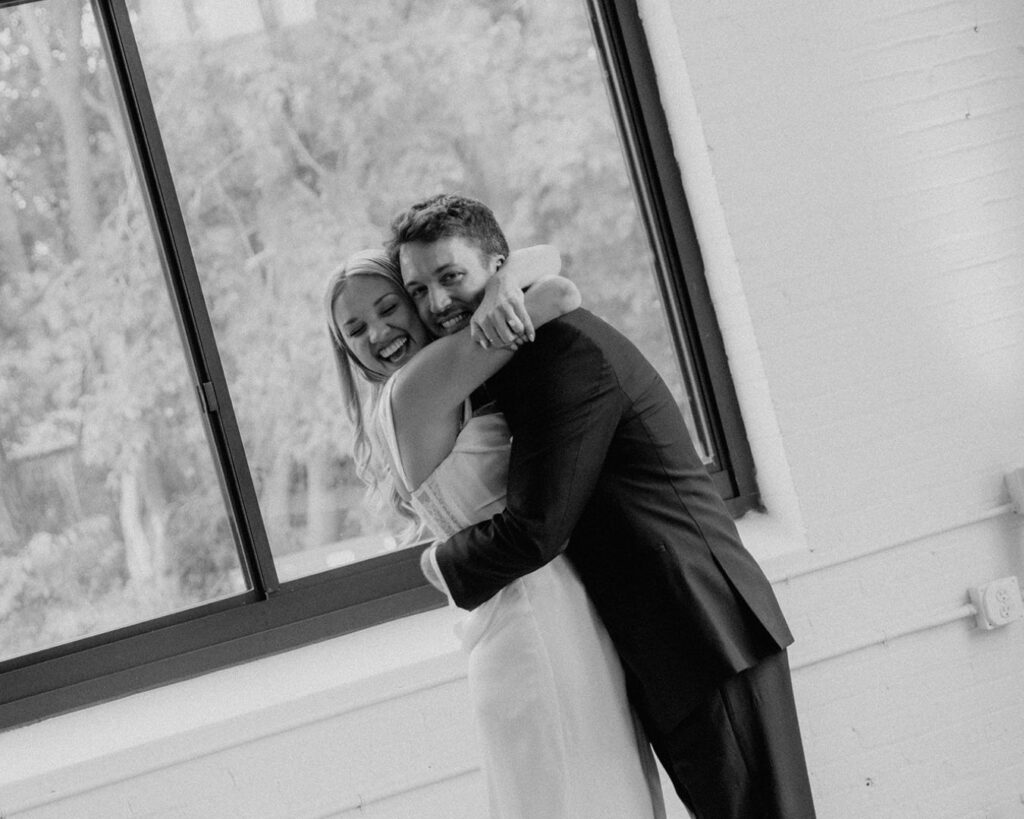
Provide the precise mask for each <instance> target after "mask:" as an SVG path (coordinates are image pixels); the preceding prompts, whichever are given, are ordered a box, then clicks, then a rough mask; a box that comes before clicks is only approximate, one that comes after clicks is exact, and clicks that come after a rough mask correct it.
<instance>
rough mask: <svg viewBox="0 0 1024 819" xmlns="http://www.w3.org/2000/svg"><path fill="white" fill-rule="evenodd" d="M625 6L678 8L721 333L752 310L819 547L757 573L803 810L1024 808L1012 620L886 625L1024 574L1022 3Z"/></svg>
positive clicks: (972, 812)
mask: <svg viewBox="0 0 1024 819" xmlns="http://www.w3.org/2000/svg"><path fill="white" fill-rule="evenodd" d="M642 8H643V9H644V11H645V19H646V22H647V24H648V30H649V33H650V37H651V39H652V46H654V45H655V43H654V42H653V40H655V39H656V38H659V37H664V36H666V35H665V33H664V32H665V29H666V28H667V27H672V28H674V31H673V37H674V38H675V40H676V41H677V42H678V51H679V53H680V54H681V55H682V61H683V63H684V66H683V67H682V68H679V67H676V68H675V69H674V70H673V68H672V60H671V59H670V55H669V56H666V55H665V54H663V55H662V58H661V60H660V61H658V60H657V57H656V62H658V64H659V68H660V69H664V70H663V71H662V72H661V76H660V82H661V85H662V95H663V99H664V100H665V104H666V109H667V110H668V111H671V109H672V107H673V106H674V105H682V104H683V103H682V102H679V101H675V102H674V101H673V96H674V95H676V93H677V92H678V95H679V96H680V97H690V100H691V101H690V104H691V105H692V106H693V109H694V112H695V116H693V117H691V118H690V119H689V120H687V121H686V124H685V125H684V126H683V127H677V128H676V129H675V132H674V138H675V139H676V146H677V154H678V155H679V157H680V162H681V164H682V165H683V166H684V175H685V168H686V165H687V162H690V163H691V164H694V163H696V164H699V163H700V157H699V153H700V151H696V152H695V150H694V145H695V144H699V147H700V149H702V150H703V153H704V155H705V157H706V160H705V161H706V162H707V165H708V172H707V177H708V179H709V180H710V182H709V183H708V184H709V185H711V186H713V188H714V195H713V196H704V197H699V198H700V199H701V201H702V202H705V203H706V202H708V201H710V202H712V204H714V205H715V206H716V207H717V208H718V212H717V213H714V212H709V211H713V210H714V208H710V209H709V210H708V211H705V212H704V213H701V212H698V213H697V214H696V219H697V220H698V222H699V221H700V220H701V219H702V218H703V219H707V220H710V221H714V220H715V219H718V220H720V221H721V222H722V224H724V226H725V229H724V231H720V232H719V233H725V234H727V239H725V240H721V237H720V236H719V240H720V242H721V241H724V242H725V247H724V248H719V252H718V253H717V258H718V259H720V262H719V264H718V268H717V270H712V272H711V276H712V277H713V278H714V277H715V276H716V275H717V276H718V277H719V278H721V279H728V280H729V282H730V284H729V286H728V288H720V289H719V291H718V294H719V298H718V303H719V305H720V309H722V308H723V307H725V309H727V310H728V311H729V317H728V318H725V319H723V321H722V324H723V326H724V327H725V328H726V330H725V332H726V344H727V346H728V345H729V344H730V343H731V342H730V330H729V326H730V323H731V322H733V321H734V320H735V316H736V315H738V314H740V313H742V312H744V311H745V312H746V313H747V315H748V316H749V325H750V328H751V335H752V336H753V338H754V339H755V340H756V341H755V343H754V344H753V345H751V344H750V342H749V340H748V341H747V342H746V343H745V344H742V345H737V346H736V348H735V355H732V356H731V360H732V364H733V367H734V369H735V370H737V371H738V373H737V381H738V383H740V384H741V385H742V384H743V380H742V379H743V378H744V377H745V374H746V373H748V372H755V375H757V374H758V373H760V374H763V386H764V388H765V389H766V390H767V393H768V395H769V399H768V400H767V401H764V402H762V406H764V405H770V406H771V407H772V413H773V415H774V421H775V423H776V424H777V429H778V436H779V438H780V439H781V443H782V448H783V450H784V458H783V460H784V462H785V464H786V467H787V468H788V476H789V479H790V480H791V482H792V490H793V493H794V494H795V497H796V499H797V504H798V507H799V519H800V521H801V522H802V525H803V529H804V533H803V534H804V535H805V545H806V547H807V549H809V550H810V552H812V553H813V556H812V557H808V556H807V555H806V554H804V555H797V556H793V557H792V559H791V560H788V561H787V559H780V560H777V561H774V562H772V563H770V564H769V573H770V575H771V576H772V577H773V579H774V580H775V581H776V588H777V591H778V593H779V595H780V598H781V599H782V602H783V606H784V608H785V610H786V612H787V614H788V615H789V617H790V618H791V621H792V625H793V629H794V632H795V633H796V636H797V644H796V645H795V646H794V648H793V650H792V660H793V662H794V665H795V666H796V667H797V670H796V672H795V685H796V690H797V696H798V698H799V702H800V706H801V718H802V720H803V722H802V724H803V728H804V733H805V737H806V743H807V750H808V755H809V762H810V765H811V769H812V779H813V785H814V789H815V794H816V798H817V800H818V803H819V809H820V815H821V816H823V817H828V818H832V817H835V818H836V819H845V818H846V817H851V818H852V817H868V816H870V817H894V819H895V817H900V818H902V817H922V819H923V818H924V817H928V818H929V819H931V817H949V819H954V818H955V819H961V818H962V817H972V818H973V817H1010V816H1014V817H1018V816H1024V623H1016V624H1013V625H1011V626H1009V627H1007V628H1005V629H1002V630H998V631H994V632H991V633H981V632H979V631H978V630H977V629H976V628H973V623H972V621H970V620H968V619H964V620H959V621H955V622H951V623H948V624H945V625H936V626H934V627H931V628H926V629H923V630H921V631H919V632H917V633H914V634H911V635H908V636H904V637H898V636H897V637H888V638H887V639H885V642H882V640H883V638H886V635H897V634H899V632H900V631H901V630H903V629H904V628H905V627H908V626H912V625H914V624H915V623H921V622H924V621H927V620H929V619H931V618H933V617H937V618H938V619H941V616H942V615H943V614H944V613H949V612H955V611H956V610H957V609H958V608H960V607H961V606H963V605H964V603H966V602H967V588H968V587H969V586H971V585H975V584H979V583H983V582H986V581H988V580H991V579H993V578H996V577H1001V576H1006V575H1011V574H1012V575H1016V576H1018V578H1021V577H1024V575H1022V570H1024V533H1022V528H1021V524H1020V521H1019V519H1014V518H1013V517H1011V516H1010V515H1009V514H1007V513H1006V501H1007V498H1006V494H1005V490H1004V487H1003V483H1002V476H1003V473H1004V472H1005V471H1006V470H1007V469H1009V468H1011V467H1014V466H1020V465H1021V464H1022V463H1024V264H1022V262H1024V7H1022V6H1021V4H1020V3H1017V2H1003V1H1002V0H981V2H941V3H937V2H924V1H923V0H899V2H892V1H891V0H887V1H886V2H882V1H881V0H877V2H876V1H873V0H869V1H868V2H865V3H856V4H853V3H842V2H825V3H820V2H791V3H771V4H769V3H762V4H755V3H744V2H729V0H726V1H725V2H721V1H720V0H715V1H714V2H713V1H712V0H685V2H683V0H671V2H670V3H669V4H668V6H667V7H666V5H665V4H664V3H660V2H650V3H645V4H642ZM683 86H685V87H683ZM670 116H671V115H670ZM695 178H696V179H697V182H698V184H699V183H700V178H699V176H698V177H695ZM698 229H700V228H698ZM709 233H711V234H714V230H713V229H709ZM730 265H731V266H732V269H731V270H730V269H728V268H730ZM730 276H732V278H730ZM712 289H713V291H714V290H715V286H714V282H713V283H712ZM751 346H754V347H756V351H757V359H758V360H757V365H758V368H759V370H756V371H755V369H754V368H752V367H751V366H750V365H749V363H748V362H749V359H750V357H751V349H750V348H751ZM740 391H741V402H742V401H743V393H744V389H743V388H742V387H741V390H740ZM743 403H744V407H745V409H746V408H747V407H748V406H750V402H749V401H746V402H743ZM757 423H758V422H757V421H755V426H754V429H755V432H754V434H755V435H756V434H757ZM765 479H766V481H767V482H768V484H769V486H768V487H767V489H768V492H767V493H766V494H767V495H768V496H771V494H772V487H771V482H772V481H773V480H774V477H773V475H771V474H769V475H768V476H766V478H765ZM889 547H891V548H889ZM862 554H863V555H866V556H864V557H862V558H858V556H859V555H862ZM787 564H788V565H789V566H790V567H793V566H795V567H797V568H796V569H792V568H787ZM787 578H789V579H787ZM876 638H877V640H878V644H877V645H874V646H869V647H867V648H864V649H862V650H859V651H854V652H851V653H842V652H843V651H844V647H849V646H855V645H859V644H863V643H866V642H870V641H871V640H873V639H876ZM829 653H839V654H840V656H837V657H835V658H832V659H829V660H827V661H825V662H818V663H814V664H811V665H804V663H806V662H808V661H810V660H814V659H815V658H816V657H821V656H824V655H827V654H829Z"/></svg>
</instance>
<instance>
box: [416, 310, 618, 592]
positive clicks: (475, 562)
mask: <svg viewBox="0 0 1024 819" xmlns="http://www.w3.org/2000/svg"><path fill="white" fill-rule="evenodd" d="M512 366H515V372H514V374H513V375H512V376H511V377H513V378H514V379H515V381H514V384H513V385H512V386H511V391H512V394H511V395H510V396H506V397H505V398H504V399H503V400H504V401H506V402H508V401H512V402H514V403H515V404H516V406H515V407H514V408H512V407H507V409H508V410H510V411H509V413H508V414H509V416H510V421H511V423H512V435H513V437H512V455H511V462H510V465H509V485H508V495H507V507H506V509H505V511H504V512H502V513H501V514H499V515H496V516H495V517H493V518H491V520H489V521H485V522H483V523H480V524H477V525H476V526H473V527H471V528H469V529H465V530H463V531H462V532H460V533H459V534H457V535H455V536H454V537H452V538H450V539H449V540H447V541H444V542H442V543H439V544H438V545H437V547H436V554H435V557H436V561H437V566H438V567H439V568H440V570H441V573H442V575H443V577H444V581H445V584H446V585H447V587H448V590H449V592H450V593H451V596H452V598H453V599H454V600H455V602H456V603H457V604H458V605H459V606H461V607H462V608H467V609H472V608H475V607H476V606H478V605H480V604H481V603H483V602H484V601H486V600H487V599H489V598H490V597H492V596H493V595H494V594H496V593H497V592H498V591H499V590H501V589H502V588H504V587H505V586H506V585H508V584H509V583H510V582H512V581H513V580H515V579H516V578H519V577H522V576H523V575H525V574H528V573H530V572H532V571H535V570H536V569H539V568H540V567H541V566H543V565H544V564H546V563H547V562H548V561H550V560H552V559H553V558H555V557H556V556H557V555H559V554H560V553H561V552H562V550H564V548H565V546H566V545H567V542H568V539H569V535H570V534H571V533H572V530H573V528H574V527H575V525H576V522H577V521H578V520H579V518H580V515H581V514H582V512H583V508H584V506H585V505H586V503H587V502H588V501H589V500H590V496H591V494H592V493H593V491H594V487H595V485H596V483H597V480H598V478H599V476H600V472H601V468H602V466H603V465H604V460H605V455H606V453H607V450H608V446H609V444H610V442H611V440H612V436H613V434H614V432H615V429H616V426H617V425H618V422H619V419H620V416H621V412H622V405H621V401H622V397H621V392H620V390H619V389H618V384H617V382H616V380H615V377H614V374H613V373H612V372H611V370H610V368H609V367H608V365H607V362H606V361H605V358H604V356H603V354H602V353H601V350H600V349H599V348H597V347H596V346H594V345H593V344H591V343H590V342H589V341H587V340H586V339H584V338H582V337H581V336H580V335H579V333H578V331H577V330H576V328H575V327H574V326H572V325H571V323H569V322H565V321H555V322H552V323H551V324H550V325H547V326H546V327H544V328H542V329H540V330H539V331H538V333H537V340H536V341H535V342H534V343H533V344H531V345H527V347H525V348H524V349H523V350H522V351H520V353H519V354H518V356H517V358H516V360H515V361H514V362H513V365H512Z"/></svg>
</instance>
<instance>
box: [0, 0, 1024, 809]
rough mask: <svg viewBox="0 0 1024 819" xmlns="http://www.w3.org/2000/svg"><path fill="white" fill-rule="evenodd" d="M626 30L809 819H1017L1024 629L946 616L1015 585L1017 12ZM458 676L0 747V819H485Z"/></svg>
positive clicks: (352, 649)
mask: <svg viewBox="0 0 1024 819" xmlns="http://www.w3.org/2000/svg"><path fill="white" fill-rule="evenodd" d="M640 5H641V8H642V10H643V13H644V16H645V22H646V24H647V28H648V32H649V36H650V41H651V46H652V51H653V53H654V59H655V64H656V67H657V69H658V72H659V81H660V83H661V85H662V92H663V99H664V102H665V107H666V112H667V114H668V116H669V120H670V125H671V128H672V130H673V136H674V139H675V143H676V150H677V154H678V157H679V159H680V162H681V165H682V167H683V173H684V180H685V182H686V186H687V190H688V195H689V196H690V198H691V204H692V206H693V210H694V212H695V219H696V222H697V229H698V232H699V234H700V237H701V241H702V246H703V247H704V250H705V254H706V256H707V261H708V266H709V276H710V283H711V287H712V293H713V297H714V299H715V302H716V307H717V310H718V312H719V321H720V323H721V325H722V327H723V334H724V336H725V342H726V346H727V348H728V351H729V354H730V361H731V366H732V368H733V372H734V376H735V379H736V383H737V387H738V392H739V396H740V402H741V405H742V407H743V413H744V419H745V421H746V423H747V427H748V432H749V434H750V439H751V443H752V446H753V449H754V454H755V459H756V460H757V463H758V468H759V480H760V482H761V486H762V489H763V493H764V497H765V499H766V502H767V504H768V507H769V512H768V514H767V515H763V516H748V518H747V519H744V521H742V522H741V526H742V529H743V532H744V536H745V538H746V539H747V541H748V543H749V544H750V546H751V548H752V549H754V550H755V551H756V552H757V553H758V554H759V555H761V556H762V557H763V558H764V559H765V565H766V568H767V570H768V573H769V576H770V577H771V578H772V579H773V581H775V585H776V590H777V592H778V594H779V596H780V599H781V600H782V603H783V606H784V608H785V610H786V612H787V614H788V616H789V617H790V620H791V624H792V626H793V630H794V632H795V633H796V637H797V644H796V645H795V646H794V648H793V650H792V655H791V656H792V660H793V663H794V666H795V667H796V670H795V685H796V692H797V697H798V703H799V706H800V709H801V719H802V725H803V730H804V736H805V742H806V745H807V751H808V758H809V764H810V767H811V775H812V784H813V787H814V790H815V796H816V799H817V802H818V806H819V815H820V816H821V817H822V819H846V817H850V819H862V817H872V819H878V818H880V817H892V818H893V819H897V818H898V819H906V818H907V817H922V819H924V818H927V819H941V818H942V817H948V818H949V819H965V818H966V817H971V819H975V818H977V819H981V817H986V819H1004V818H1005V817H1017V816H1024V622H1018V623H1014V624H1011V625H1009V626H1007V627H1005V628H1003V629H999V630H996V631H992V632H981V631H979V630H978V629H976V628H974V627H973V623H972V621H971V620H970V619H969V618H968V617H966V616H961V615H964V614H965V609H964V608H963V607H964V605H965V604H966V603H967V589H968V587H970V586H972V585H976V584H979V583H983V582H986V581H988V580H991V579H994V578H997V577H1004V576H1009V575H1016V576H1017V577H1019V578H1021V579H1024V525H1022V523H1021V519H1020V517H1019V516H1015V515H1012V514H1011V513H1010V512H1009V508H1008V504H1007V501H1008V498H1007V495H1006V492H1005V489H1004V486H1003V482H1002V479H1003V474H1004V473H1005V472H1006V471H1007V470H1009V469H1011V468H1013V467H1017V466H1021V465H1024V270H1022V267H1024V265H1022V256H1024V6H1021V4H1020V2H1019V0H970V2H968V1H967V0H950V1H949V2H924V0H885V2H883V0H862V2H858V3H850V2H839V0H831V2H829V0H826V2H820V1H817V2H810V0H804V1H803V2H800V0H791V2H787V3H781V2H776V3H744V2H739V0H643V2H641V4H640ZM947 621H948V622H947ZM905 632H909V633H905ZM461 669H462V666H461V659H460V657H459V655H458V653H457V651H456V649H455V644H454V641H453V640H452V638H451V636H450V634H449V633H448V619H447V614H446V613H445V612H434V613H432V614H430V615H424V616H421V617H416V618H410V619H408V620H403V621H399V622H397V623H392V624H388V625H385V626H382V627H380V628H377V629H372V630H370V631H367V632H363V633H361V634H359V635H353V636H350V637H346V638H340V639H337V640H332V641H328V642H325V643H322V644H319V645H317V646H311V647H309V648H306V649H302V650H299V651H295V652H291V653H289V654H286V655H282V656H280V657H273V658H267V659H265V660H260V661H258V662H255V663H250V664H248V665H245V666H242V667H238V668H234V669H229V670H227V671H223V672H218V673H215V674H211V675H207V676H205V677H201V678H197V679H194V680H190V681H188V682H186V683H182V684H179V685H176V686H170V687H167V688H164V689H160V690H157V691H152V692H148V693H146V694H142V695H138V696H136V697H131V698H127V699H124V700H120V701H118V702H115V703H110V704H107V705H103V706H99V707H96V708H93V709H89V710H86V711H82V712H78V713H75V714H71V715H68V716H66V717H61V718H57V719H53V720H48V721H46V722H43V723H40V724H38V725H34V726H28V727H25V728H22V729H17V730H13V731H8V732H6V733H4V734H0V813H2V814H4V815H6V816H8V817H14V816H18V817H22V816H25V817H28V816H31V817H42V816H75V817H80V816H97V817H99V816H103V817H110V816H131V815H135V814H142V815H148V816H218V817H219V816H253V815H260V816H282V817H284V816H289V817H290V816H331V815H333V816H356V815H358V816H379V817H406V816H408V817H417V819H423V818H424V817H426V818H429V817H435V816H436V817H445V818H446V819H447V818H448V817H480V816H482V815H484V808H483V796H482V792H481V781H480V777H479V773H478V771H477V770H476V762H475V755H474V743H473V740H472V731H471V726H470V724H469V721H468V719H467V715H466V714H465V712H464V708H463V703H464V678H463V676H462V670H461ZM677 815H678V814H677Z"/></svg>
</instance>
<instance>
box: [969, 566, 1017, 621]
mask: <svg viewBox="0 0 1024 819" xmlns="http://www.w3.org/2000/svg"><path fill="white" fill-rule="evenodd" d="M970 595H971V602H972V603H973V604H974V605H975V607H976V608H977V609H978V615H977V618H978V627H979V628H983V629H985V630H989V629H994V628H999V626H1005V625H1006V624H1007V623H1012V622H1013V621H1014V620H1020V619H1021V617H1022V616H1024V601H1022V600H1021V597H1020V585H1019V584H1018V583H1017V578H1016V577H1014V576H1010V577H1001V578H999V580H993V581H992V582H991V583H986V584H985V585H984V586H975V587H973V588H972V589H971V590H970Z"/></svg>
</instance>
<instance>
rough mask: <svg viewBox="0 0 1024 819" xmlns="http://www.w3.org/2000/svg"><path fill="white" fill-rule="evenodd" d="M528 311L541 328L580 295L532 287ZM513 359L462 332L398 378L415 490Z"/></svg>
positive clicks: (549, 284) (402, 445)
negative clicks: (480, 393)
mask: <svg viewBox="0 0 1024 819" xmlns="http://www.w3.org/2000/svg"><path fill="white" fill-rule="evenodd" d="M524 305H525V308H526V311H527V313H528V314H529V315H530V318H531V320H532V322H533V324H534V325H535V326H538V327H539V326H541V325H543V324H546V323H547V322H549V321H551V320H552V319H555V318H558V317H559V316H561V315H564V314H565V313H567V312H569V311H570V310H575V309H576V308H577V307H579V305H580V294H579V291H578V290H577V289H576V286H575V285H574V284H573V283H572V282H570V281H569V280H568V279H564V278H561V277H559V276H553V277H550V278H547V279H543V280H541V281H539V282H537V283H536V284H535V285H534V286H533V287H531V288H530V290H529V292H528V293H527V294H526V298H525V301H524ZM511 358H512V351H511V350H504V349H485V348H483V347H481V346H480V345H478V344H477V343H476V342H474V341H473V339H472V338H471V337H470V334H469V332H468V331H467V330H462V331H460V332H458V333H456V334H455V335H452V336H447V337H445V338H440V339H438V340H437V341H435V342H433V343H431V344H428V345H427V346H426V347H424V348H423V350H421V351H420V352H419V353H417V354H416V356H414V357H413V359H412V360H411V361H410V362H409V363H408V364H406V365H405V366H404V367H402V369H400V370H399V371H398V372H397V373H395V375H394V376H393V377H394V379H395V386H394V390H393V392H392V394H391V404H392V411H393V414H394V419H395V433H396V435H397V438H398V449H399V455H400V456H401V459H402V465H403V467H404V468H405V473H406V477H407V478H408V479H409V482H410V484H411V485H412V486H414V487H416V486H419V485H420V483H422V482H423V480H424V479H425V478H426V477H427V476H428V475H429V474H430V473H431V472H433V471H434V469H436V468H437V465H438V464H439V463H441V461H443V460H444V459H445V458H446V457H447V456H448V453H449V452H451V449H452V446H453V445H454V443H455V436H456V435H457V434H458V422H459V416H460V413H461V409H462V403H463V402H464V401H465V400H466V398H467V397H468V396H469V394H470V393H471V392H473V390H475V389H476V388H477V387H479V386H480V385H481V384H483V382H484V381H486V380H487V379H488V378H490V377H491V376H492V375H494V374H495V373H496V372H498V370H500V369H501V368H502V367H503V366H505V364H507V363H508V362H509V361H510V360H511Z"/></svg>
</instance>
